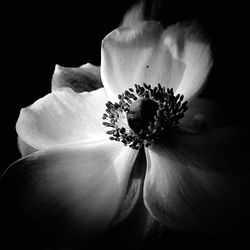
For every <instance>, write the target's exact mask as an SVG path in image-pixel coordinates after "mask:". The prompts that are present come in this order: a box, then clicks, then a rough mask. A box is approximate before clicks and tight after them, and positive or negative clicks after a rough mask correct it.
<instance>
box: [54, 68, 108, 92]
mask: <svg viewBox="0 0 250 250" xmlns="http://www.w3.org/2000/svg"><path fill="white" fill-rule="evenodd" d="M62 87H69V88H71V89H73V90H74V91H75V92H77V93H80V92H84V91H92V90H95V89H98V88H101V87H103V86H102V82H101V76H100V67H97V66H95V65H92V64H90V63H86V64H84V65H82V66H81V67H79V68H67V67H61V66H59V65H56V67H55V71H54V74H53V77H52V86H51V88H52V91H54V90H56V89H58V88H62Z"/></svg>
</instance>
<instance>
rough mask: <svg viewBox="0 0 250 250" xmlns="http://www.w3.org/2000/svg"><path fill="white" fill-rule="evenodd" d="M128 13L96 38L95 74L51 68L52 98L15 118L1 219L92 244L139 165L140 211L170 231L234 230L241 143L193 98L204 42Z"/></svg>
mask: <svg viewBox="0 0 250 250" xmlns="http://www.w3.org/2000/svg"><path fill="white" fill-rule="evenodd" d="M130 13H133V17H135V16H136V17H137V18H131V17H130V16H129V15H130V14H128V15H127V16H126V17H125V19H124V22H123V24H122V25H121V26H120V27H119V28H117V29H115V30H114V31H112V32H111V33H109V34H108V35H107V36H106V37H105V38H104V39H103V41H102V46H101V66H100V68H99V67H96V66H93V65H91V64H85V65H83V66H82V67H80V68H63V67H60V66H56V69H55V73H54V76H53V80H52V92H51V93H49V94H48V95H46V96H45V97H43V98H41V99H39V100H37V101H36V102H35V103H33V104H32V105H31V106H29V107H27V108H24V109H22V110H21V113H20V116H19V118H18V121H17V126H16V129H17V133H18V138H19V148H20V151H21V153H22V156H23V157H22V158H21V159H20V160H18V161H16V162H15V163H13V164H12V165H11V166H10V167H9V168H8V170H7V171H6V172H5V174H4V175H3V177H2V192H3V193H4V206H5V207H7V209H6V211H8V212H7V213H6V214H5V215H6V216H7V215H8V214H11V213H14V212H15V213H16V214H17V217H15V218H18V221H19V222H20V224H21V223H24V224H25V223H26V224H27V225H29V227H30V228H31V229H32V230H34V231H36V230H40V231H42V232H43V233H44V234H46V232H47V230H48V229H49V228H50V232H51V231H53V230H54V232H58V231H60V230H61V229H62V228H64V229H65V230H64V234H61V235H66V234H67V233H68V232H73V234H74V235H79V236H80V237H83V238H84V237H93V236H94V235H96V234H99V233H102V232H104V231H106V230H108V229H109V228H110V227H112V225H113V222H114V220H115V218H116V217H117V216H118V215H119V214H120V211H121V209H122V203H123V201H124V199H125V197H126V195H127V190H128V183H129V180H130V176H131V172H132V170H133V169H134V168H135V167H138V165H140V167H142V168H145V176H143V177H142V178H143V190H142V192H143V201H144V206H145V208H146V209H147V211H148V212H149V214H150V215H151V216H152V217H153V218H155V219H156V220H157V221H159V222H161V223H162V224H163V225H165V226H166V227H168V228H172V229H180V230H192V231H197V232H203V233H204V232H205V233H207V232H214V231H223V232H224V231H226V230H227V229H229V230H231V229H242V228H243V227H244V223H245V222H246V219H245V218H247V206H246V199H247V197H248V196H247V189H246V184H247V179H248V177H249V172H248V171H249V169H248V165H247V163H248V162H247V159H249V156H248V154H247V152H246V151H247V150H246V148H245V147H244V145H245V142H246V140H247V138H248V135H247V131H245V130H244V128H243V127H238V126H234V125H232V124H231V123H229V121H230V119H228V116H227V115H225V112H224V111H225V109H224V108H222V107H221V106H218V105H217V103H215V102H212V101H210V100H207V99H203V98H198V95H199V94H200V93H201V91H202V89H203V87H204V83H205V81H206V78H207V76H208V73H209V71H210V69H211V66H212V58H211V51H210V46H209V44H208V43H207V41H206V40H205V39H203V38H202V36H201V34H200V33H199V32H198V31H197V29H196V28H195V27H194V26H192V25H184V24H176V25H174V26H170V27H168V28H166V29H163V27H162V26H161V24H159V23H158V22H155V21H144V20H141V19H139V18H138V17H139V16H140V15H138V13H139V12H138V11H136V10H133V11H132V12H130ZM135 13H137V14H135ZM218 84H219V83H218ZM93 89H94V90H93ZM86 90H87V91H86ZM229 118H230V117H229ZM139 152H143V154H142V157H145V159H144V160H141V161H139V164H138V162H137V160H136V159H137V156H138V153H139ZM136 162H137V164H135V163H136ZM144 162H145V164H144ZM12 215H13V214H12ZM125 217H126V216H125ZM21 228H22V226H21ZM51 229H52V230H51ZM60 232H61V231H60ZM41 237H43V235H41Z"/></svg>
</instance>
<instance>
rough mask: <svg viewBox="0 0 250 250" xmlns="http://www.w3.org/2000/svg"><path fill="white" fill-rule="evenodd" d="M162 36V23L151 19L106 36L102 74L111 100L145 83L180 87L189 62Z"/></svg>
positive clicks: (102, 58) (103, 45)
mask: <svg viewBox="0 0 250 250" xmlns="http://www.w3.org/2000/svg"><path fill="white" fill-rule="evenodd" d="M162 35H163V28H162V26H161V25H160V24H159V23H158V22H154V21H149V22H139V23H137V24H135V25H134V26H133V27H131V26H127V27H120V28H118V29H116V30H114V31H113V32H111V33H110V34H108V35H107V36H106V37H105V38H104V40H103V42H102V57H101V77H102V81H103V85H104V87H105V89H106V91H107V94H108V95H109V96H110V98H111V99H113V98H115V97H116V96H117V95H118V94H120V93H121V92H123V91H125V90H126V89H128V88H130V87H133V85H134V84H142V83H144V82H146V83H148V84H151V85H152V86H156V85H157V84H158V83H161V84H162V85H163V86H165V87H168V88H171V87H173V88H174V89H176V88H177V86H178V85H179V83H180V81H181V79H182V76H183V73H184V70H185V65H184V63H183V62H181V61H180V60H178V59H177V58H174V57H173V55H172V53H171V51H170V49H169V47H168V46H166V44H164V37H162Z"/></svg>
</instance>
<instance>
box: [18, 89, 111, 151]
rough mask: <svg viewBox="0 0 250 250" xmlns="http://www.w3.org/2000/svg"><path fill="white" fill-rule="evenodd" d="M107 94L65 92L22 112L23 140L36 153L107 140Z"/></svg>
mask: <svg viewBox="0 0 250 250" xmlns="http://www.w3.org/2000/svg"><path fill="white" fill-rule="evenodd" d="M105 102H106V94H105V91H104V89H103V88H101V89H98V90H95V91H93V92H84V93H75V92H74V91H73V90H71V89H70V88H62V89H59V90H57V91H54V92H52V93H50V94H48V95H46V96H45V97H43V98H41V99H39V100H38V101H36V102H35V103H34V104H32V105H31V106H29V107H27V108H24V109H22V110H21V112H20V116H19V118H18V121H17V125H16V129H17V133H18V135H19V137H20V138H21V139H22V140H23V141H24V142H26V143H27V144H28V145H30V146H31V147H33V148H35V149H38V150H40V149H45V148H49V147H52V146H56V145H60V144H65V143H73V142H78V141H89V140H99V139H101V138H104V137H106V135H105V127H104V126H103V125H102V114H103V112H104V110H105Z"/></svg>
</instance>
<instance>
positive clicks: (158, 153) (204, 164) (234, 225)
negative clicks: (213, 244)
mask: <svg viewBox="0 0 250 250" xmlns="http://www.w3.org/2000/svg"><path fill="white" fill-rule="evenodd" d="M248 142H249V132H248V131H247V130H244V129H243V128H227V129H226V128H223V129H221V128H220V129H219V128H218V129H216V130H213V131H210V132H207V133H204V134H196V135H190V134H179V135H178V134H172V135H170V136H168V137H166V141H165V146H163V144H159V146H155V147H153V148H152V149H149V150H148V151H147V164H148V169H147V173H146V178H145V185H144V200H145V204H146V206H147V208H148V209H149V211H150V212H151V214H152V215H153V216H154V217H155V218H157V219H158V220H159V221H160V222H161V223H163V224H165V225H166V226H167V227H170V228H177V229H185V230H195V231H200V232H209V233H216V232H228V231H229V232H233V231H241V230H242V231H244V230H246V228H247V225H248V223H249V211H248V206H247V204H249V193H248V192H249V189H248V188H249V186H248V183H249V178H250V169H249V163H250V159H249V152H248V151H249V150H248V148H247V145H248Z"/></svg>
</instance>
